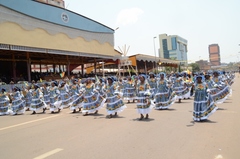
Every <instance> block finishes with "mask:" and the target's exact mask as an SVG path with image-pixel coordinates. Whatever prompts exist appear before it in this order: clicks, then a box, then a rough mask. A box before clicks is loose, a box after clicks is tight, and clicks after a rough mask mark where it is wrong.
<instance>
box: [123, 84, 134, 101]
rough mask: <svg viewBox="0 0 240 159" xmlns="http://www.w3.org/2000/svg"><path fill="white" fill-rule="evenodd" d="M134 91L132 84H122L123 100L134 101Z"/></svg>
mask: <svg viewBox="0 0 240 159" xmlns="http://www.w3.org/2000/svg"><path fill="white" fill-rule="evenodd" d="M135 91H136V89H135V86H134V82H132V81H127V82H126V83H124V92H123V98H124V100H134V99H135V98H136V92H135Z"/></svg>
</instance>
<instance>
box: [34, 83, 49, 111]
mask: <svg viewBox="0 0 240 159" xmlns="http://www.w3.org/2000/svg"><path fill="white" fill-rule="evenodd" d="M30 110H31V111H33V113H32V114H36V112H37V111H39V110H42V112H43V113H44V112H45V110H46V104H45V103H44V101H43V94H42V92H41V90H40V87H39V86H38V85H37V84H35V85H34V90H33V92H32V103H31V106H30Z"/></svg>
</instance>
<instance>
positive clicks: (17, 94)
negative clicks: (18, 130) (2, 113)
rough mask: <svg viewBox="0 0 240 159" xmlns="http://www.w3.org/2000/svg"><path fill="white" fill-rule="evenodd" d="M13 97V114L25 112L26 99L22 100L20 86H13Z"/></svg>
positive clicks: (11, 112) (11, 111)
mask: <svg viewBox="0 0 240 159" xmlns="http://www.w3.org/2000/svg"><path fill="white" fill-rule="evenodd" d="M11 98H12V105H11V109H10V114H11V115H17V114H24V113H25V105H26V103H25V101H24V100H22V98H23V95H22V93H21V90H20V88H18V87H17V86H15V87H14V88H13V93H12V95H11Z"/></svg>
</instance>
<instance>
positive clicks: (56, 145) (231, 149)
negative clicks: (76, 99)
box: [0, 74, 240, 159]
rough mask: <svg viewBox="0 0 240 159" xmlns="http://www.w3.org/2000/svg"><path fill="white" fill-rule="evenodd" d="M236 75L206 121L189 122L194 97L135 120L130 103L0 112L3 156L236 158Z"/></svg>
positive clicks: (239, 128) (239, 126)
mask: <svg viewBox="0 0 240 159" xmlns="http://www.w3.org/2000/svg"><path fill="white" fill-rule="evenodd" d="M239 88H240V77H239V75H238V74H237V76H236V80H235V83H234V84H233V85H232V89H233V95H232V96H231V97H230V98H229V99H228V100H227V101H226V102H225V103H223V104H221V105H218V107H219V110H218V111H217V112H216V113H214V114H213V115H212V116H210V118H209V120H208V121H206V122H193V120H192V110H193V100H192V99H190V100H183V101H182V103H180V104H179V103H175V104H174V105H172V106H171V107H170V109H169V110H161V111H157V110H152V112H151V113H150V119H148V120H143V121H138V118H139V115H138V114H137V112H136V109H135V104H133V103H130V104H126V105H127V107H128V108H127V109H126V110H125V111H123V112H122V113H121V114H120V115H119V116H118V117H116V118H112V119H108V118H106V111H105V109H101V110H100V111H99V114H97V115H89V116H82V114H81V113H75V114H73V113H71V111H70V110H69V109H64V110H63V111H62V112H61V113H59V114H50V112H49V111H47V112H46V113H45V114H36V115H30V114H31V112H26V114H24V115H17V116H1V117H0V119H1V120H0V141H1V145H0V152H1V153H0V158H3V159H15V158H16V159H32V158H36V159H41V158H48V159H65V158H66V159H69V158H74V159H75V158H76V159H78V158H82V159H96V158H100V159H101V158H105V159H109V158H114V159H123V158H124V159H125V158H126V159H135V158H136V159H221V158H222V159H238V158H240V157H239V156H240V151H239V148H240V133H239V132H240V96H239V94H240V90H239Z"/></svg>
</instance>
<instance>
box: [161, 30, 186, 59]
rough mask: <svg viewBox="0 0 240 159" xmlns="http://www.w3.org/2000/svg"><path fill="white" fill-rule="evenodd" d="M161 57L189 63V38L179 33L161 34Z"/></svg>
mask: <svg viewBox="0 0 240 159" xmlns="http://www.w3.org/2000/svg"><path fill="white" fill-rule="evenodd" d="M159 43H160V45H159V46H160V51H159V57H161V58H167V59H173V60H179V61H182V62H184V63H187V40H186V39H184V38H182V37H180V36H178V35H167V34H160V35H159Z"/></svg>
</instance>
